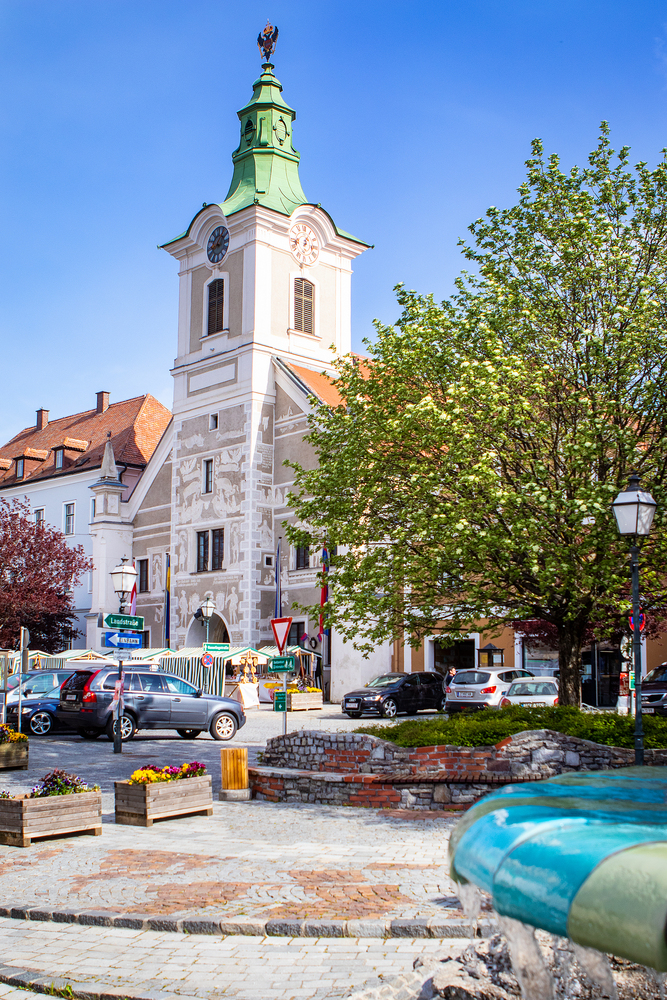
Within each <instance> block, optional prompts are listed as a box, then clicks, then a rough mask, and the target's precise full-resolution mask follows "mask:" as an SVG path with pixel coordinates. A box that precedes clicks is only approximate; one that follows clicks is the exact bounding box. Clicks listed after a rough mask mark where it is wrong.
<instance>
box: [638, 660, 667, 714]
mask: <svg viewBox="0 0 667 1000" xmlns="http://www.w3.org/2000/svg"><path fill="white" fill-rule="evenodd" d="M642 714H644V715H667V663H661V664H660V665H659V666H657V667H654V668H653V670H651V671H650V673H648V674H647V675H646V677H645V678H644V680H643V681H642Z"/></svg>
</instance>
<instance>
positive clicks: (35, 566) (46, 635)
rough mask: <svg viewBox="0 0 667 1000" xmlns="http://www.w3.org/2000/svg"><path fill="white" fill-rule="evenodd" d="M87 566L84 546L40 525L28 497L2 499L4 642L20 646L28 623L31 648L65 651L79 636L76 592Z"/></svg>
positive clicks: (0, 635)
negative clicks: (72, 542) (73, 600)
mask: <svg viewBox="0 0 667 1000" xmlns="http://www.w3.org/2000/svg"><path fill="white" fill-rule="evenodd" d="M89 569H92V562H91V561H90V560H89V559H88V558H87V557H86V555H85V553H84V550H83V546H81V545H78V546H77V547H76V548H73V547H71V546H70V545H68V544H67V542H66V541H65V536H64V535H63V534H62V532H60V531H58V530H57V529H56V528H52V527H48V526H46V525H44V524H43V523H40V524H36V523H35V522H34V520H33V519H32V518H31V517H30V505H29V504H28V502H27V501H25V500H18V499H15V500H13V501H12V502H11V503H10V502H8V501H7V500H2V499H0V646H1V647H4V648H6V649H8V648H14V647H16V646H17V645H18V641H19V631H20V628H21V626H24V627H27V628H28V629H29V631H30V645H31V647H32V648H33V649H42V650H44V652H46V653H53V652H58V651H59V650H61V649H63V647H64V646H65V645H66V643H67V641H68V640H69V639H73V638H75V637H76V636H77V635H78V632H77V631H76V628H75V627H74V623H75V622H76V615H75V613H74V609H73V608H72V591H73V588H74V587H75V586H76V585H77V584H78V583H79V581H80V579H81V575H82V573H84V572H85V571H86V570H89Z"/></svg>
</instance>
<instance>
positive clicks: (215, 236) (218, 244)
mask: <svg viewBox="0 0 667 1000" xmlns="http://www.w3.org/2000/svg"><path fill="white" fill-rule="evenodd" d="M228 249H229V230H228V229H227V227H226V226H218V228H217V229H214V230H213V232H212V233H211V235H210V236H209V238H208V246H207V247H206V253H207V254H208V259H209V260H210V261H211V263H212V264H219V263H220V261H221V260H222V258H223V257H224V256H225V254H226V253H227V250H228Z"/></svg>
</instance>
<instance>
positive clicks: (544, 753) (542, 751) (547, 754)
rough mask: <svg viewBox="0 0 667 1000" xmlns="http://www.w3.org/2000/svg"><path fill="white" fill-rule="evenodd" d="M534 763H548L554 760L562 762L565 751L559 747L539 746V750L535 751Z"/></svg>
mask: <svg viewBox="0 0 667 1000" xmlns="http://www.w3.org/2000/svg"><path fill="white" fill-rule="evenodd" d="M532 756H533V764H546V763H552V762H556V761H558V762H562V760H563V756H564V754H563V751H562V750H557V749H555V748H554V749H549V748H548V747H538V748H537V750H534V751H533V755H532Z"/></svg>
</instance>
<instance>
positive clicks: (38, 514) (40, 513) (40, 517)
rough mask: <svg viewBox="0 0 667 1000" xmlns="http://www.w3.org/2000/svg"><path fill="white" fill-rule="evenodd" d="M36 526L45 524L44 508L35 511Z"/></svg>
mask: <svg viewBox="0 0 667 1000" xmlns="http://www.w3.org/2000/svg"><path fill="white" fill-rule="evenodd" d="M35 524H44V508H43V507H39V508H38V509H37V510H36V511H35Z"/></svg>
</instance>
